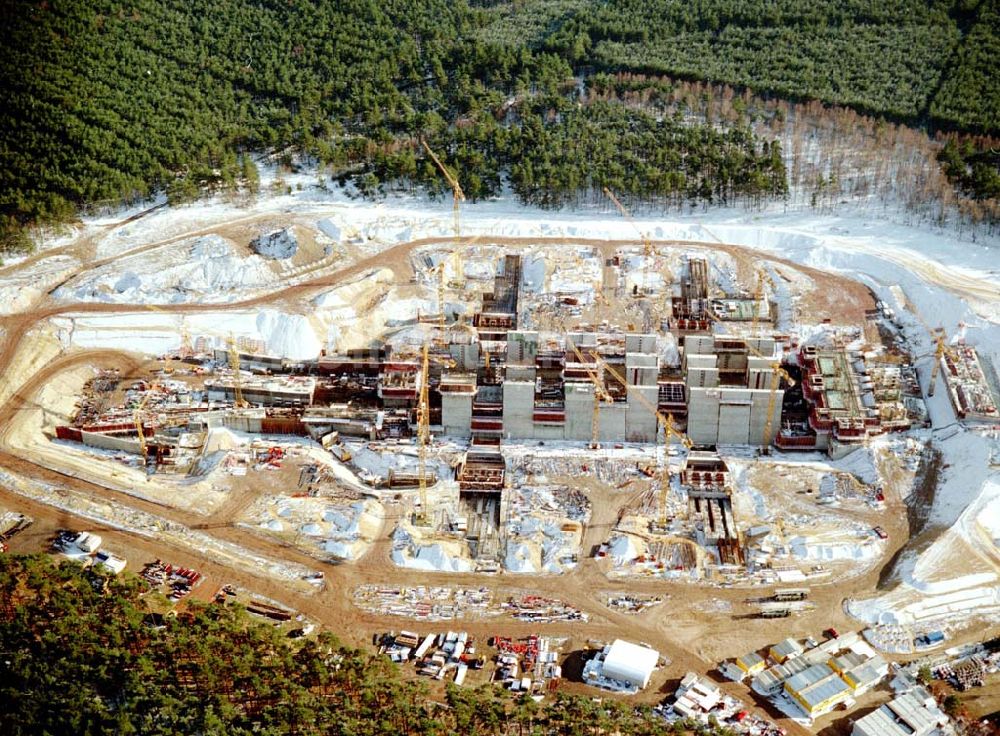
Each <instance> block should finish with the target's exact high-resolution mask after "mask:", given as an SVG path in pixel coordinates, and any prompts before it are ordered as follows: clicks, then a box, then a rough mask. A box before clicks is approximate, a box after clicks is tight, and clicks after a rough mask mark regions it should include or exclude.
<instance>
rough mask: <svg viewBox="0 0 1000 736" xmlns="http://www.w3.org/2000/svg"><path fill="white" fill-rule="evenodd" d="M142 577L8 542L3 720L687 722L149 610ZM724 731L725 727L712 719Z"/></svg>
mask: <svg viewBox="0 0 1000 736" xmlns="http://www.w3.org/2000/svg"><path fill="white" fill-rule="evenodd" d="M144 590H145V586H144V583H143V581H141V580H140V579H139V578H138V577H136V576H135V575H132V574H129V573H126V574H124V575H122V576H120V577H118V578H114V577H106V576H104V575H102V574H100V573H94V572H87V571H84V570H83V568H82V567H80V566H79V565H77V564H76V563H73V562H69V561H64V562H63V563H62V564H59V565H56V564H54V563H53V562H52V561H51V559H50V558H48V557H45V556H40V555H35V556H17V555H3V556H0V654H2V657H0V702H2V703H3V704H4V707H3V708H0V733H4V734H11V735H12V736H29V735H30V736H34V735H35V734H69V733H71V734H76V735H78V736H89V735H94V736H97V735H98V734H107V733H116V734H136V733H141V734H145V735H150V736H152V735H155V734H171V736H172V735H173V734H178V733H184V734H193V733H200V734H226V735H227V736H231V735H239V734H263V735H265V736H267V735H270V736H277V735H279V734H280V735H284V734H334V733H335V734H345V735H347V734H349V735H351V736H381V735H383V734H384V735H386V736H389V735H390V734H392V735H395V734H403V735H413V736H418V735H420V736H424V735H426V736H431V735H433V736H444V735H445V734H451V733H468V734H496V735H498V736H499V735H504V736H507V735H510V736H513V735H514V734H517V736H557V735H562V734H565V735H566V736H589V735H593V736H597V734H607V733H619V734H623V735H629V734H634V735H635V736H658V735H663V734H668V733H673V734H684V733H693V732H694V731H693V730H691V729H689V728H685V727H684V725H683V724H682V725H678V726H676V727H675V726H669V725H668V724H667V723H666V722H665V721H663V720H662V719H661V718H659V717H658V716H655V715H654V714H653V713H652V712H651V711H650V709H649V707H648V706H639V707H636V706H630V705H628V704H625V703H621V702H616V701H607V700H606V701H604V702H594V701H593V700H592V699H590V698H584V697H579V696H571V695H564V694H557V695H556V696H555V697H554V698H550V699H548V700H546V701H545V702H544V703H542V704H538V703H536V702H535V701H533V700H532V699H531V698H528V697H520V698H517V697H513V696H511V695H510V694H509V693H508V692H506V691H504V690H502V689H500V688H495V687H491V686H482V687H479V688H465V689H463V688H456V687H454V686H453V685H452V686H449V687H448V688H447V690H446V693H445V696H444V699H443V701H441V702H435V700H434V698H432V697H430V695H429V691H428V689H427V686H426V684H425V683H424V682H422V681H414V680H411V679H405V678H404V677H403V676H402V674H401V672H400V670H399V668H398V667H397V666H396V665H394V664H392V663H391V662H389V660H388V659H387V658H386V657H381V656H378V655H375V654H371V653H368V652H365V651H362V650H359V649H355V648H352V647H348V646H345V645H343V644H342V643H340V642H339V641H338V640H337V638H336V637H335V636H334V635H333V634H331V633H329V632H324V633H321V634H319V635H318V636H315V637H307V638H305V639H298V640H293V639H289V638H287V637H285V636H282V635H281V634H280V633H279V632H278V631H277V630H275V629H274V628H273V627H271V626H265V625H263V624H257V623H254V622H252V621H251V620H250V619H249V616H248V614H247V613H246V612H245V611H244V610H243V609H242V608H241V607H239V606H234V605H226V606H220V605H216V604H196V603H193V604H191V605H190V606H189V608H188V609H187V610H185V611H184V612H182V613H181V614H179V615H178V616H176V617H166V618H163V619H162V620H159V619H158V620H154V619H151V617H150V611H149V607H148V605H147V600H146V598H144V597H143V595H142V594H143V592H144ZM697 732H698V733H701V734H705V735H706V736H708V735H710V734H713V733H714V734H719V735H720V736H724V734H725V731H724V730H723V729H714V728H707V727H705V728H702V729H699V730H698V731H697Z"/></svg>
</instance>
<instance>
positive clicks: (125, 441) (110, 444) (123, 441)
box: [80, 431, 140, 455]
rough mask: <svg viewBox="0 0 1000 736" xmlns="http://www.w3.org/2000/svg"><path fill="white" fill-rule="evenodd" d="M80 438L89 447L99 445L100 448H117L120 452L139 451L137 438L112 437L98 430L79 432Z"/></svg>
mask: <svg viewBox="0 0 1000 736" xmlns="http://www.w3.org/2000/svg"><path fill="white" fill-rule="evenodd" d="M80 439H81V440H82V441H83V444H85V445H89V446H90V447H99V448H101V449H102V450H118V451H120V452H131V453H132V454H134V455H138V454H139V451H140V447H139V440H138V439H130V438H128V437H112V436H111V435H109V434H101V433H100V432H82V431H81V432H80Z"/></svg>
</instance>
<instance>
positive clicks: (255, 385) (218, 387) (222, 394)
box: [205, 376, 316, 406]
mask: <svg viewBox="0 0 1000 736" xmlns="http://www.w3.org/2000/svg"><path fill="white" fill-rule="evenodd" d="M240 389H241V391H242V393H243V398H244V400H245V401H247V402H249V403H250V404H256V405H260V406H309V405H310V404H312V400H313V391H314V390H315V389H316V379H315V378H312V377H311V376H276V377H274V378H266V379H263V380H262V379H259V378H250V377H243V378H241V380H240ZM205 390H206V391H207V392H208V400H209V401H235V400H236V387H235V382H234V381H233V378H232V376H223V377H218V378H210V379H208V380H206V381H205Z"/></svg>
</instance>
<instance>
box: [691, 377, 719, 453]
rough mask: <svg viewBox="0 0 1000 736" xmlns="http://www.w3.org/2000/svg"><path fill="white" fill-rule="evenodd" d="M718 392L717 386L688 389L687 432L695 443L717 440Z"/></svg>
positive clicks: (711, 443) (710, 443)
mask: <svg viewBox="0 0 1000 736" xmlns="http://www.w3.org/2000/svg"><path fill="white" fill-rule="evenodd" d="M719 393H720V389H717V388H700V387H690V388H689V389H688V428H687V434H688V437H690V438H691V441H692V442H694V443H695V444H696V445H714V444H717V443H718V440H719Z"/></svg>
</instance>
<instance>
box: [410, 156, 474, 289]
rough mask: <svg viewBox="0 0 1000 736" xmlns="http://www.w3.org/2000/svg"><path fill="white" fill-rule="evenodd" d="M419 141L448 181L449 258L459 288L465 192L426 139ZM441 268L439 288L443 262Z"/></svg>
mask: <svg viewBox="0 0 1000 736" xmlns="http://www.w3.org/2000/svg"><path fill="white" fill-rule="evenodd" d="M420 143H421V144H422V145H423V147H424V150H425V151H427V155H428V156H430V157H431V160H432V161H433V162H434V165H435V166H437V167H438V170H439V171H440V172H441V175H442V176H443V177H444V178H445V181H447V182H448V186H450V187H451V194H452V217H453V218H454V228H455V247H454V250H453V251H452V254H451V260H452V265H453V266H454V270H455V283H454V287H455V288H456V289H461V288H462V287H463V286H464V283H463V282H464V280H463V278H462V254H461V252H460V251H461V247H462V242H461V237H462V220H461V212H460V207H459V205H460V203H461V202H464V201H465V192H463V191H462V185H461V184H459V183H458V179H457V178H456V177H455V175H454V174H452V173H451V171H449V170H448V167H446V166H445V165H444V164H443V163H441V159H439V158H438V157H437V154H435V153H434V151H433V150H432V149H431V147H430V146H429V145H427V141H425V140H423V139H421V140H420ZM441 268H442V272H441V274H440V277H439V278H440V280H441V284H442V287H441V288H442V290H443V288H444V287H443V284H444V270H443V269H444V264H443V262H442V265H441Z"/></svg>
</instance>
